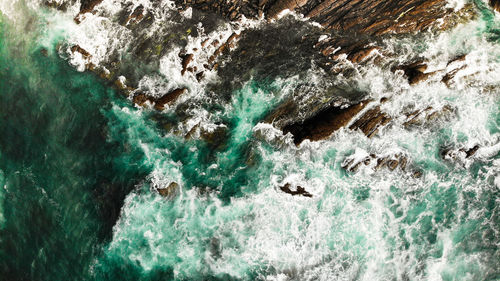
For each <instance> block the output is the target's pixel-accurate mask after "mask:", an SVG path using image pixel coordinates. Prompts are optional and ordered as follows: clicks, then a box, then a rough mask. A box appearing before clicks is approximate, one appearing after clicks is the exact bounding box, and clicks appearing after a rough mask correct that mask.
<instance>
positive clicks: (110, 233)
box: [0, 0, 500, 281]
mask: <svg viewBox="0 0 500 281" xmlns="http://www.w3.org/2000/svg"><path fill="white" fill-rule="evenodd" d="M41 2H42V1H40V3H38V2H37V1H29V0H0V280H5V281H10V280H13V281H14V280H33V281H34V280H52V281H55V280H450V281H451V280H500V249H499V247H500V15H499V14H498V13H496V12H493V11H492V10H491V9H490V8H488V7H487V5H486V3H484V2H482V1H475V2H474V5H475V6H476V7H477V9H478V10H479V14H478V16H477V17H476V18H475V19H474V20H472V21H469V22H467V23H463V24H460V25H458V26H457V27H455V28H453V29H452V30H449V31H446V32H441V33H431V32H429V33H423V34H418V35H415V36H411V37H389V38H386V39H385V40H386V44H387V46H389V47H390V48H391V50H392V51H393V53H395V54H397V56H396V57H395V58H391V59H393V60H396V61H401V62H403V61H405V60H406V59H407V58H409V57H412V56H414V55H415V54H418V55H419V56H421V57H423V58H425V59H427V60H428V61H429V62H430V63H429V65H430V71H431V70H439V69H443V68H447V67H449V66H448V65H447V63H448V61H450V59H452V58H454V57H456V56H458V55H463V54H466V55H467V56H466V58H465V62H464V64H465V67H464V68H462V69H461V70H460V71H459V72H457V74H456V76H455V78H454V80H453V85H452V86H451V87H447V86H446V85H445V84H444V83H442V82H441V81H440V79H433V78H430V79H429V80H428V81H425V82H423V83H419V84H417V85H413V86H410V85H409V84H408V81H407V80H406V79H405V78H404V77H403V76H402V75H401V74H397V73H394V72H392V71H391V70H390V69H386V68H383V67H380V66H376V65H372V64H368V65H361V66H355V71H356V73H355V75H354V76H353V77H351V78H344V80H342V79H341V78H339V81H330V80H328V79H327V78H325V77H326V76H325V75H324V73H323V70H321V69H320V68H318V67H317V66H315V64H314V63H311V62H310V60H311V58H310V57H307V56H306V55H305V54H303V52H302V51H301V50H300V48H297V49H294V50H295V51H294V52H295V53H294V52H292V54H293V55H294V56H296V58H297V59H294V62H296V63H297V64H296V65H294V64H291V65H289V64H287V63H285V62H287V61H289V60H290V58H289V57H288V58H285V59H284V60H283V61H285V62H283V61H280V60H277V61H275V62H273V65H276V68H275V69H273V68H272V67H271V68H270V69H271V70H270V71H269V73H267V72H263V70H255V69H258V64H257V65H252V64H251V62H248V69H245V68H241V69H240V70H241V73H238V72H234V71H233V72H232V73H231V75H230V76H231V77H230V81H236V80H237V83H231V84H230V85H229V84H228V83H224V82H227V81H224V79H229V78H225V77H222V73H224V72H223V71H221V74H220V75H218V74H217V73H216V72H213V73H209V74H207V81H209V82H210V83H211V84H210V83H209V82H203V83H195V82H194V81H195V80H194V79H191V80H190V78H185V77H180V74H178V72H179V71H178V68H177V70H176V73H175V74H174V72H175V71H174V70H173V69H174V67H177V66H178V65H179V64H180V62H179V58H175V59H174V57H177V54H178V52H179V49H178V48H176V47H175V46H173V47H171V50H168V51H167V52H166V53H165V54H164V55H163V56H162V57H161V58H160V60H159V61H158V62H157V64H156V65H155V67H156V70H155V71H151V72H148V73H141V75H142V76H141V79H140V85H142V86H144V87H149V88H148V89H149V90H150V91H151V92H153V93H154V92H155V90H156V91H158V92H161V90H162V89H164V88H172V87H173V86H172V85H174V86H177V85H183V86H185V87H187V88H188V89H189V90H190V92H189V94H188V96H186V97H183V99H184V101H185V100H189V101H190V103H189V106H187V108H186V109H182V110H181V111H185V112H187V113H186V114H187V115H189V118H184V119H183V118H182V117H180V115H179V110H177V111H176V108H175V106H170V107H167V108H166V109H165V110H164V111H163V112H161V113H159V112H158V111H156V110H155V109H152V108H142V107H139V106H136V105H134V104H133V103H132V102H131V100H130V98H127V97H125V96H123V95H122V94H120V93H118V92H117V91H116V90H115V89H114V88H113V87H111V85H109V83H108V82H107V81H105V80H103V79H101V78H99V77H98V76H97V75H95V74H93V73H92V72H89V71H83V70H84V69H85V67H83V69H82V65H81V63H79V62H78V60H77V59H76V58H74V57H68V56H67V54H65V53H64V52H63V51H61V46H64V45H65V44H69V43H72V42H77V43H79V44H80V45H81V46H82V47H85V48H87V49H89V50H92V52H93V54H95V55H94V58H95V59H96V63H97V64H98V63H100V60H104V59H105V58H106V55H108V54H110V53H112V50H121V51H123V53H126V52H127V46H128V45H127V44H129V43H126V44H125V43H124V42H129V41H130V42H132V41H133V40H131V39H130V38H132V37H130V36H131V35H130V34H127V33H124V32H122V31H121V30H120V29H114V25H113V23H112V22H108V21H106V20H102V18H99V17H100V15H102V14H97V15H94V16H89V18H88V19H86V21H85V22H82V23H81V24H80V25H77V24H76V23H74V21H73V17H74V13H73V14H72V11H73V10H72V9H68V10H67V11H64V12H63V11H56V10H54V9H49V8H46V7H44V6H43V5H41ZM119 2H120V1H107V0H106V1H105V5H104V7H103V8H102V9H104V10H103V11H105V12H106V13H107V14H113V13H116V11H115V10H113V7H114V6H113V5H115V6H116V5H119ZM122 2H127V1H122ZM128 2H130V1H128ZM142 2H148V1H141V3H142ZM163 2H165V5H167V6H168V5H171V3H169V2H167V1H163ZM163 2H162V3H163ZM106 9H107V10H106ZM165 11H167V9H165ZM103 13H104V12H103ZM106 13H104V14H106ZM158 13H159V14H161V13H163V10H162V11H160V10H159V11H158ZM165 13H166V12H165ZM160 16H161V15H160ZM160 16H157V18H159V17H160ZM282 21H283V23H280V21H279V20H278V21H277V23H275V24H274V25H272V26H271V27H269V26H267V27H264V25H265V24H263V23H259V22H251V21H249V22H248V23H246V25H245V26H244V28H247V29H249V30H251V32H254V33H256V34H257V35H258V34H260V35H262V36H264V37H265V36H266V34H269V35H268V36H269V37H268V38H267V39H268V40H271V41H270V42H271V43H269V44H270V45H272V44H273V43H272V42H273V41H272V40H273V39H272V38H275V37H276V33H277V32H278V33H283V32H293V33H300V32H301V31H300V28H299V27H297V28H295V27H293V26H292V25H289V24H288V23H286V22H285V21H293V22H294V23H297V22H298V23H300V25H306V23H303V22H302V21H303V19H300V18H296V17H294V16H291V18H290V17H285V19H283V20H282ZM162 24H164V26H161V28H163V29H161V30H168V28H170V26H173V24H171V23H169V22H168V21H165V22H164V23H162ZM185 24H186V25H187V24H188V23H185ZM217 24H219V25H220V26H219V27H217V28H214V29H213V31H210V32H212V33H210V32H208V31H207V36H212V35H211V34H217V35H219V34H231V32H232V29H234V28H235V27H233V26H229V25H227V24H224V23H217ZM283 25H285V26H291V27H290V28H289V29H288V28H284V27H283ZM158 28H160V27H158ZM172 28H174V27H172ZM175 28H177V25H176V27H175ZM238 28H240V27H238ZM311 28H313V27H311ZM297 30H299V31H297ZM257 35H255V36H257ZM260 35H259V36H260ZM186 36H187V35H186ZM259 36H257V37H259ZM116 38H118V39H116ZM127 38H128V39H127ZM186 38H188V39H187V40H188V41H189V40H191V39H190V38H191V37H189V36H187V37H186ZM193 38H194V35H193ZM259 38H260V37H259ZM127 40H129V41H127ZM196 40H198V41H196ZM201 40H202V39H200V38H198V39H197V38H194V39H192V41H189V42H191V43H192V44H199V41H201ZM86 42H87V43H86ZM196 42H198V43H196ZM191 43H190V44H191ZM85 44H86V45H85ZM240 44H242V43H241V42H240ZM277 44H278V43H277ZM283 44H285V43H283ZM286 44H289V43H288V42H287V43H286ZM290 44H291V43H290ZM278 45H279V44H278ZM278 45H276V46H277V47H276V48H282V47H283V46H278ZM256 46H258V44H256ZM264 46H266V45H265V44H264ZM288 47H289V48H290V49H293V45H289V46H288ZM99 48H104V49H103V50H101V49H99ZM255 48H256V49H255V52H256V53H257V52H258V50H257V49H258V48H257V47H255ZM265 48H267V47H265ZM302 61H303V62H308V63H303V62H302ZM128 63H129V64H131V65H132V66H134V65H135V66H136V67H139V66H141V65H142V64H143V62H141V61H137V60H136V61H130V62H128ZM230 64H231V61H228V62H227V65H230ZM299 66H300V67H299ZM226 69H230V68H226ZM235 69H236V70H238V68H235ZM233 70H234V69H233ZM221 81H222V82H221ZM335 83H342V85H349V87H353V88H355V89H354V90H356V91H360V92H364V93H367V96H368V97H370V98H373V99H379V98H381V97H390V100H389V101H388V102H386V103H384V104H381V107H382V108H383V109H384V110H385V112H387V113H388V114H390V115H391V116H392V117H393V122H391V125H390V126H387V127H385V128H383V129H381V130H380V132H379V133H378V134H377V136H375V137H373V138H367V137H366V136H365V135H364V134H362V133H361V132H359V131H351V130H349V129H341V130H339V131H337V132H335V133H334V134H333V135H332V136H331V137H330V138H328V139H327V140H323V141H317V142H310V141H308V140H306V141H304V142H303V143H302V144H301V145H300V146H296V145H295V144H294V143H293V139H292V136H291V135H290V134H288V135H283V133H282V132H281V131H280V130H278V129H276V128H274V127H273V126H272V125H270V124H265V123H262V122H261V121H262V120H263V118H265V116H266V115H267V114H269V112H271V111H272V110H273V109H275V108H276V107H277V106H278V105H279V104H280V102H281V101H283V100H284V99H285V98H286V97H289V96H290V95H294V94H296V91H297V89H304V88H305V89H307V91H309V90H310V89H313V88H321V87H328V86H329V85H335ZM213 85H216V86H213ZM227 85H229V86H227ZM325 85H326V86H325ZM312 92H313V91H312ZM314 95H315V94H314V93H313V95H312V96H311V99H319V98H318V96H314ZM318 95H319V94H318ZM427 107H432V108H434V109H442V108H451V109H452V110H451V112H452V113H451V114H449V115H447V117H446V118H444V117H443V118H436V119H433V120H432V121H428V122H424V123H423V124H421V125H418V126H414V127H411V128H408V127H407V126H405V125H404V120H403V118H401V116H402V114H401V112H403V111H405V110H408V109H409V110H410V111H411V110H417V109H425V108H427ZM181 119H182V120H181ZM186 120H187V121H186ZM172 124H174V125H172ZM196 124H201V125H199V126H206V127H209V128H210V126H212V128H213V127H217V126H221V125H220V124H223V126H224V127H225V128H226V132H227V133H226V134H225V136H224V138H223V140H222V141H217V143H216V145H214V143H210V142H206V141H205V140H203V139H202V138H199V137H198V138H197V137H192V138H186V137H184V136H183V134H182V133H179V132H184V133H186V132H189V131H190V130H191V129H192V128H193V127H194V126H195V125H196ZM172 126H174V127H175V126H177V127H176V130H172V129H171V127H172ZM475 145H478V146H479V149H478V150H477V152H476V153H475V154H474V155H473V157H466V156H465V153H460V152H457V153H456V155H455V157H443V151H445V150H446V149H455V150H457V151H458V149H459V148H462V147H464V148H471V147H474V146H475ZM370 154H376V155H382V156H387V157H392V156H394V155H405V156H406V157H407V158H408V162H409V164H408V166H409V167H410V166H411V169H406V170H404V171H403V170H401V169H395V170H394V171H391V170H390V169H379V170H375V169H374V167H373V163H372V165H361V166H360V167H359V168H358V169H357V171H356V172H350V171H346V169H344V168H342V166H343V164H345V163H346V162H345V161H347V160H346V159H365V157H367V156H368V155H370ZM416 171H418V172H419V173H420V174H421V176H420V177H418V176H417V177H416V176H415V172H416ZM172 182H175V183H177V184H178V190H177V192H176V194H175V195H174V196H173V197H172V198H164V197H162V196H160V195H159V194H158V192H157V191H156V188H161V187H165V186H168V185H169V184H170V183H172ZM285 183H290V184H292V185H293V186H302V187H304V188H306V189H307V191H308V192H309V193H311V194H312V197H304V196H291V195H290V194H287V193H284V192H282V191H281V190H280V188H279V186H283V185H284V184H285Z"/></svg>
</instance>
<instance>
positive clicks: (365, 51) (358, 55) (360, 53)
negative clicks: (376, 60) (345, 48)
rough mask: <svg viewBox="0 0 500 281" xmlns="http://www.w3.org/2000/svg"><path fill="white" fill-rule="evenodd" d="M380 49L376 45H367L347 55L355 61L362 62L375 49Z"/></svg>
mask: <svg viewBox="0 0 500 281" xmlns="http://www.w3.org/2000/svg"><path fill="white" fill-rule="evenodd" d="M377 49H379V48H378V47H376V46H371V47H365V48H362V49H360V50H355V51H352V52H350V53H349V55H348V56H347V59H348V60H350V61H352V62H355V63H360V62H363V61H364V60H365V59H366V58H367V57H369V56H370V55H371V54H372V53H373V51H375V50H377Z"/></svg>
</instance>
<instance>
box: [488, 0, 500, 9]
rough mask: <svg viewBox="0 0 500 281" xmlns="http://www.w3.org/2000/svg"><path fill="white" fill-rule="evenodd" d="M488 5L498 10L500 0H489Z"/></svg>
mask: <svg viewBox="0 0 500 281" xmlns="http://www.w3.org/2000/svg"><path fill="white" fill-rule="evenodd" d="M490 6H491V7H492V8H493V9H495V10H497V11H498V12H500V0H490Z"/></svg>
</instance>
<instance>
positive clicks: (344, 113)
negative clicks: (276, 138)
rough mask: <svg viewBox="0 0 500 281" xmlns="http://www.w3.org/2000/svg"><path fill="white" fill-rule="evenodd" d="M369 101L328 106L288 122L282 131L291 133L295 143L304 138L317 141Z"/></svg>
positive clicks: (355, 113) (342, 123)
mask: <svg viewBox="0 0 500 281" xmlns="http://www.w3.org/2000/svg"><path fill="white" fill-rule="evenodd" d="M369 102H370V101H363V102H360V103H357V104H353V105H350V106H347V107H345V108H343V107H335V106H333V107H329V108H327V109H325V110H323V111H321V112H319V113H318V114H317V115H315V116H313V117H312V118H310V119H307V120H305V121H303V122H297V123H293V124H289V125H287V126H285V127H284V128H283V133H284V134H287V133H291V134H292V135H293V140H294V143H295V144H297V145H298V144H300V143H302V141H304V140H305V139H309V140H311V141H317V140H321V139H325V138H327V137H329V136H330V135H331V134H332V133H333V132H335V131H337V130H338V129H340V128H342V127H345V126H346V125H347V124H348V123H349V122H350V121H351V120H352V119H353V118H354V117H355V116H356V115H357V114H358V113H359V112H361V110H363V109H364V108H365V107H366V106H367V105H368V103H369Z"/></svg>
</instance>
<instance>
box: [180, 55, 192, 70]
mask: <svg viewBox="0 0 500 281" xmlns="http://www.w3.org/2000/svg"><path fill="white" fill-rule="evenodd" d="M180 57H181V58H182V71H181V75H184V73H186V70H187V67H188V65H189V63H191V61H193V58H194V55H193V54H186V55H180Z"/></svg>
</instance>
